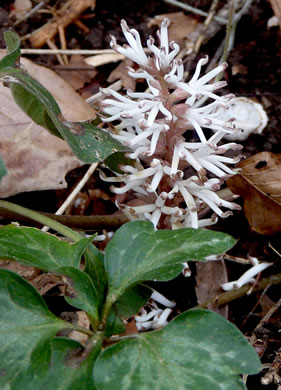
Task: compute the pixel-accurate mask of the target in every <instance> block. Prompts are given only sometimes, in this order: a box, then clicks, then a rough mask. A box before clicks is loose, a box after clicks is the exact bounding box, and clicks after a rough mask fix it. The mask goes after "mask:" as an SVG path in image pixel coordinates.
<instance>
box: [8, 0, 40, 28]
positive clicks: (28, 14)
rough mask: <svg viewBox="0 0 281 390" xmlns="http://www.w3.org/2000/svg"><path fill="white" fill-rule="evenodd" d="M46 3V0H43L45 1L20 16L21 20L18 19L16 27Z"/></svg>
mask: <svg viewBox="0 0 281 390" xmlns="http://www.w3.org/2000/svg"><path fill="white" fill-rule="evenodd" d="M45 3H46V0H43V1H40V3H39V4H37V5H36V6H35V7H34V8H32V9H31V10H30V11H29V12H27V13H26V14H25V15H24V16H23V17H22V18H20V19H19V20H17V21H16V22H15V23H14V27H16V26H18V25H19V24H20V23H22V22H24V21H25V20H27V19H28V18H30V16H32V15H34V14H35V13H36V12H37V11H39V9H40V8H42V7H43V6H44V5H45Z"/></svg>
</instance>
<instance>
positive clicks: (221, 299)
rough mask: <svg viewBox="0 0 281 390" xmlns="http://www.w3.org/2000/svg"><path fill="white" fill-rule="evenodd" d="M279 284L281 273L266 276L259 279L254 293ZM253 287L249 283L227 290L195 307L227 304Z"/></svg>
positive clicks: (204, 307) (205, 307)
mask: <svg viewBox="0 0 281 390" xmlns="http://www.w3.org/2000/svg"><path fill="white" fill-rule="evenodd" d="M278 284H281V273H280V274H276V275H272V276H269V277H268V278H264V279H262V280H261V281H259V282H258V284H257V286H256V287H255V288H254V289H253V291H252V294H254V293H256V292H258V291H262V290H264V289H265V288H266V287H267V286H275V285H278ZM251 287H252V286H250V285H249V284H247V285H245V286H243V287H241V288H239V289H237V290H231V291H227V292H225V293H223V294H221V295H219V296H218V297H212V298H211V299H209V300H208V301H206V302H204V303H201V305H198V306H195V309H199V308H203V309H207V308H208V305H209V304H210V303H211V304H214V303H215V304H216V305H217V306H222V305H226V304H227V303H229V302H232V301H234V300H235V299H238V298H241V297H243V296H244V295H247V293H248V292H249V290H250V289H251Z"/></svg>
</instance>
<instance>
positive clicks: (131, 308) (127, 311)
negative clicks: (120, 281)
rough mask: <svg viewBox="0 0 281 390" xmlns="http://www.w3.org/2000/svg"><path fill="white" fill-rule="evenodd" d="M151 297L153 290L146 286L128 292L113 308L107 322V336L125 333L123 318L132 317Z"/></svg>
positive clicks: (133, 288) (136, 287)
mask: <svg viewBox="0 0 281 390" xmlns="http://www.w3.org/2000/svg"><path fill="white" fill-rule="evenodd" d="M150 296H151V289H150V288H148V287H146V286H140V285H138V286H134V287H132V288H130V289H128V290H126V291H125V292H124V294H123V295H121V297H120V298H119V299H118V300H117V302H115V304H114V305H113V306H112V309H111V312H110V313H109V316H108V319H107V322H106V328H105V336H106V337H110V336H112V335H113V334H120V333H123V332H125V330H126V328H125V325H124V323H123V321H122V319H121V317H123V318H129V317H132V316H133V315H134V314H136V313H137V312H138V311H139V309H140V308H141V307H142V306H144V305H145V304H146V302H147V301H148V299H149V297H150Z"/></svg>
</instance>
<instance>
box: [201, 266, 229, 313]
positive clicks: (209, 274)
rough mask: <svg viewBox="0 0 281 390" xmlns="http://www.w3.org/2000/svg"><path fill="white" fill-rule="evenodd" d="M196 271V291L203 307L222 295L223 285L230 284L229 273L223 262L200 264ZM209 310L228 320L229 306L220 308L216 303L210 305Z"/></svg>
mask: <svg viewBox="0 0 281 390" xmlns="http://www.w3.org/2000/svg"><path fill="white" fill-rule="evenodd" d="M196 271H197V276H196V287H195V291H196V296H197V301H198V304H199V305H201V303H204V302H206V301H208V300H209V299H211V298H213V297H216V296H219V295H220V294H221V292H222V290H221V284H222V283H226V282H228V279H227V272H226V267H225V263H224V261H223V260H220V261H208V262H206V263H201V262H198V263H196ZM208 309H209V310H213V311H215V312H217V313H219V314H220V315H222V316H223V317H225V318H228V305H225V306H220V307H218V306H217V305H216V304H215V303H210V304H209V305H208Z"/></svg>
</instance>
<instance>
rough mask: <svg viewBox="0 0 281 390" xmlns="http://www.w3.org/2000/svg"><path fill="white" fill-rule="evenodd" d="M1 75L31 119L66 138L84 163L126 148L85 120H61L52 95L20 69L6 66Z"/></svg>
mask: <svg viewBox="0 0 281 390" xmlns="http://www.w3.org/2000/svg"><path fill="white" fill-rule="evenodd" d="M0 76H2V77H3V76H4V77H7V76H9V77H10V81H11V91H12V94H13V97H14V99H15V101H16V103H17V104H18V105H19V107H20V108H21V109H22V110H23V111H24V112H25V113H26V114H27V115H28V116H29V117H30V118H31V119H32V120H34V122H36V123H37V124H39V125H41V126H43V127H45V128H46V129H47V130H49V131H50V132H51V133H53V134H55V135H60V136H61V137H62V138H63V139H65V141H66V142H67V143H68V144H69V146H70V147H71V149H72V151H73V153H74V154H75V155H76V156H77V157H78V158H79V159H80V160H82V161H83V162H85V163H93V162H99V161H103V160H105V159H106V158H107V157H108V156H109V155H110V154H112V153H115V152H124V151H128V148H127V147H125V146H124V145H122V144H121V143H120V142H118V141H116V140H115V139H114V138H112V137H111V136H110V135H109V134H108V133H106V132H105V131H104V130H102V129H100V128H99V127H95V126H93V125H91V124H90V123H88V122H68V121H66V120H64V118H63V116H62V113H61V111H60V108H59V106H58V105H57V103H56V101H55V100H54V98H53V96H52V95H51V94H50V93H49V92H48V91H47V90H46V89H45V88H44V87H43V86H42V85H41V84H40V83H39V82H38V81H36V80H33V79H32V78H31V77H30V76H29V75H28V74H27V73H25V72H24V71H23V70H21V69H13V68H7V69H4V70H2V71H0ZM12 80H15V81H16V82H13V81H12ZM8 81H9V79H7V82H8Z"/></svg>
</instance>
